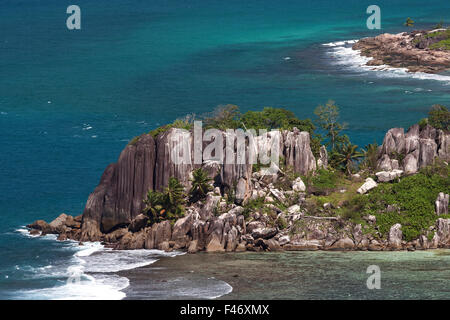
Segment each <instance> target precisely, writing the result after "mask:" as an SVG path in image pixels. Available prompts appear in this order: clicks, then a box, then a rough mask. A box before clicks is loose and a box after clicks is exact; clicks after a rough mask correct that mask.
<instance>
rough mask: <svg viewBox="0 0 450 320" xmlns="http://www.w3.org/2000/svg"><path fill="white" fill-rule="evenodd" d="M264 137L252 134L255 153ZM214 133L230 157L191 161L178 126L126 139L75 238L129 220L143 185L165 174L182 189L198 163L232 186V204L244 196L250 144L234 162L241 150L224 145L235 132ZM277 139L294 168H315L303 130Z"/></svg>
mask: <svg viewBox="0 0 450 320" xmlns="http://www.w3.org/2000/svg"><path fill="white" fill-rule="evenodd" d="M267 137H268V138H267ZM267 137H266V138H264V139H263V138H261V137H258V139H256V142H255V145H257V146H258V147H260V148H261V149H262V150H258V152H269V153H270V148H271V139H273V138H274V134H271V135H268V136H267ZM219 138H221V139H222V140H223V141H222V142H223V154H224V157H226V159H234V162H232V163H228V162H227V163H226V164H224V165H222V164H220V163H219V162H218V161H216V159H211V158H204V159H203V158H202V159H201V161H202V163H203V164H195V158H194V154H193V152H194V147H195V145H194V138H193V134H192V132H189V131H187V130H183V129H177V128H171V129H169V130H167V131H166V132H164V133H161V134H160V135H159V136H158V137H157V138H156V140H155V139H154V138H153V137H152V136H151V135H142V136H140V137H139V138H138V139H136V140H135V141H134V142H133V143H130V144H128V145H127V147H126V148H125V149H124V150H123V151H122V153H121V154H120V157H119V159H118V161H117V162H116V163H113V164H110V165H109V166H108V167H107V168H106V170H105V172H104V173H103V175H102V178H101V180H100V183H99V185H98V186H97V187H96V188H95V190H94V192H92V193H91V195H90V196H89V199H88V201H87V203H86V207H85V210H84V213H83V221H82V236H81V240H82V241H98V240H100V238H101V237H102V235H103V234H105V233H109V232H111V231H113V230H115V229H116V228H120V227H123V226H127V225H129V224H130V223H131V222H132V220H133V219H135V218H136V217H137V216H138V215H139V214H140V213H141V212H142V209H143V199H144V197H145V196H146V193H147V192H148V190H162V189H164V188H165V187H166V186H167V184H168V181H169V178H170V177H175V178H177V179H178V180H179V181H180V182H181V183H182V184H183V185H184V186H185V187H186V189H188V188H189V186H190V177H191V173H192V170H194V169H196V168H198V167H200V166H203V167H204V168H205V170H206V171H207V172H208V174H209V175H210V176H211V177H212V178H214V179H215V181H216V183H217V184H218V185H219V186H221V188H222V189H231V188H234V187H236V193H235V198H236V203H237V204H241V203H242V202H244V201H245V200H246V199H248V198H250V196H251V194H252V188H253V185H252V183H251V174H252V164H251V162H250V161H249V160H250V157H251V156H254V153H252V150H253V149H252V148H250V146H248V145H247V146H246V150H245V151H246V153H245V154H246V159H245V160H246V161H245V162H244V163H240V162H239V161H238V158H239V156H238V155H239V154H240V152H242V150H233V149H230V148H227V147H226V146H227V144H226V142H227V140H230V139H231V141H236V139H237V136H236V134H229V133H226V132H222V133H221V137H219ZM233 139H234V140H233ZM279 142H280V143H279V145H280V147H279V151H280V155H283V156H284V158H285V159H286V162H287V163H288V164H290V165H292V166H293V167H294V169H295V171H296V172H299V173H302V174H306V173H308V172H309V171H311V170H315V168H316V160H315V158H314V156H313V154H312V151H311V148H310V139H309V134H308V133H307V132H300V131H298V130H297V129H295V128H294V130H293V131H292V132H288V131H285V132H283V133H282V134H279ZM266 149H267V150H266ZM258 152H257V153H258ZM132 228H134V226H133V227H132Z"/></svg>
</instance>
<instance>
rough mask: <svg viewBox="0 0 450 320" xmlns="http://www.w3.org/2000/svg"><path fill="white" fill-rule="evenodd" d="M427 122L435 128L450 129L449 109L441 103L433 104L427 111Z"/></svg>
mask: <svg viewBox="0 0 450 320" xmlns="http://www.w3.org/2000/svg"><path fill="white" fill-rule="evenodd" d="M428 123H429V124H430V126H432V127H434V128H436V129H441V130H444V131H447V132H448V131H450V111H448V109H447V108H446V107H445V106H443V105H440V104H435V105H434V106H432V107H431V110H430V112H429V113H428Z"/></svg>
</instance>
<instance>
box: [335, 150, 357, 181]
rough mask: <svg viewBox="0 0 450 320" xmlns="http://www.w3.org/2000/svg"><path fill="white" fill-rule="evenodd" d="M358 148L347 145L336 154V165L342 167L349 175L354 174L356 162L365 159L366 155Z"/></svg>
mask: <svg viewBox="0 0 450 320" xmlns="http://www.w3.org/2000/svg"><path fill="white" fill-rule="evenodd" d="M356 149H358V146H357V145H355V144H351V143H347V144H344V145H342V146H341V147H340V148H339V149H338V150H337V152H336V155H335V157H336V163H337V164H338V165H342V166H343V167H344V168H345V170H346V171H347V173H348V174H351V173H352V168H353V165H354V161H357V160H359V159H361V158H362V157H364V154H363V153H362V152H360V151H357V150H356Z"/></svg>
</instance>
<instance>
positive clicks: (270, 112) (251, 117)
mask: <svg viewBox="0 0 450 320" xmlns="http://www.w3.org/2000/svg"><path fill="white" fill-rule="evenodd" d="M240 121H241V122H242V123H243V124H244V125H245V127H246V128H247V129H255V130H259V129H267V130H268V131H269V130H272V129H280V130H292V129H293V128H294V127H296V128H298V129H299V130H300V131H307V132H309V133H310V134H313V132H314V130H315V129H316V127H315V126H314V124H313V123H312V121H311V120H310V119H306V120H300V119H298V118H297V117H296V116H295V114H294V113H293V112H292V111H289V110H286V109H283V108H272V107H265V108H264V109H263V110H262V111H248V112H246V113H245V114H244V115H243V116H242V117H241V118H240Z"/></svg>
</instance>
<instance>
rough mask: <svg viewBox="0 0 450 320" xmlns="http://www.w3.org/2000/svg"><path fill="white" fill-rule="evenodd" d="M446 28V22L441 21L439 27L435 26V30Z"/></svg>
mask: <svg viewBox="0 0 450 320" xmlns="http://www.w3.org/2000/svg"><path fill="white" fill-rule="evenodd" d="M443 27H444V21H443V20H441V21H439V23H438V24H437V25H435V26H434V28H433V29H442V28H443Z"/></svg>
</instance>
